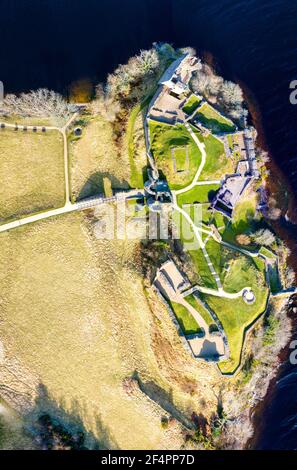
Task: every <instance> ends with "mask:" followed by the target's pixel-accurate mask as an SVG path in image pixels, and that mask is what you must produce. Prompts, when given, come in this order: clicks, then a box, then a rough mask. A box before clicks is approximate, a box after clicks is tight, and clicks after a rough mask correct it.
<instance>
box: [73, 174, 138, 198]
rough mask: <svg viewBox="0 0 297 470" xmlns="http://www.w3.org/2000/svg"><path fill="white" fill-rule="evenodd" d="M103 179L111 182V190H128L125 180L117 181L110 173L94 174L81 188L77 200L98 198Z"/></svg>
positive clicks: (101, 191) (102, 190) (101, 190)
mask: <svg viewBox="0 0 297 470" xmlns="http://www.w3.org/2000/svg"><path fill="white" fill-rule="evenodd" d="M103 178H109V180H110V181H111V186H112V189H130V185H129V183H128V182H127V181H125V180H119V179H118V178H116V177H115V176H114V175H113V174H112V173H109V172H100V171H98V172H96V173H93V174H92V175H91V176H89V177H88V178H87V180H86V182H85V183H84V185H83V187H82V188H81V190H80V192H79V195H78V198H77V200H78V201H80V200H81V199H85V198H86V197H91V196H98V195H100V194H103V192H104V186H103Z"/></svg>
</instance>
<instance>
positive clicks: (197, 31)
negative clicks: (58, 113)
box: [0, 0, 297, 449]
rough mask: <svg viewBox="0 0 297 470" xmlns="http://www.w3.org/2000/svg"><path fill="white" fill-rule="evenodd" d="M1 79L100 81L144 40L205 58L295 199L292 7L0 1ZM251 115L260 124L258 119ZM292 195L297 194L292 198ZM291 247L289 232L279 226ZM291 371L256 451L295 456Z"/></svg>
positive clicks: (14, 87)
mask: <svg viewBox="0 0 297 470" xmlns="http://www.w3.org/2000/svg"><path fill="white" fill-rule="evenodd" d="M0 8H1V9H0V40H1V47H0V80H2V81H3V82H4V85H5V88H6V90H7V91H21V90H28V89H30V88H36V87H49V88H54V89H56V90H59V91H61V92H66V90H67V88H68V87H69V85H70V84H71V82H73V81H75V80H79V79H84V78H88V79H90V80H91V81H92V82H93V83H96V82H98V81H103V80H104V79H105V78H106V75H107V73H108V72H110V71H112V70H113V68H114V67H115V66H116V65H117V64H118V63H121V62H125V61H126V60H127V59H128V57H129V56H131V55H133V54H135V53H136V52H137V51H138V50H139V49H140V48H146V47H150V44H151V43H152V42H153V41H168V42H172V43H173V44H174V45H175V46H185V45H191V46H193V47H195V48H196V49H197V50H198V51H199V52H201V53H202V52H210V53H211V54H213V56H214V57H215V59H216V63H217V65H218V67H219V69H220V71H221V73H222V74H223V75H225V76H226V77H228V78H230V79H234V80H239V81H240V82H241V83H242V84H243V85H244V86H245V87H246V89H247V90H249V92H251V94H252V95H253V96H254V98H255V100H256V101H257V103H258V106H259V111H260V113H261V116H262V124H263V128H264V132H265V138H266V143H267V145H268V147H269V149H270V151H271V154H272V155H273V158H274V160H275V162H276V163H277V165H278V167H279V168H280V169H281V170H282V172H283V173H284V174H285V175H286V177H287V178H288V180H289V181H290V183H291V186H292V189H293V191H296V193H297V189H296V183H297V166H296V162H297V146H296V135H297V105H296V106H293V105H291V104H290V102H289V83H290V82H291V80H293V79H297V60H296V55H297V34H296V27H297V1H296V0H236V1H235V0H0ZM258 116H259V115H258ZM296 195H297V194H296ZM288 229H289V230H290V233H291V238H292V239H293V240H296V243H297V235H296V234H297V230H296V229H295V226H292V225H291V226H288ZM296 367H297V366H290V365H289V364H285V365H284V367H283V369H282V372H281V377H280V379H279V381H278V383H277V385H276V387H275V389H274V392H273V393H272V394H271V397H270V399H269V403H267V405H266V407H265V410H264V411H263V417H262V420H261V421H262V425H261V433H260V437H259V439H258V442H257V443H256V447H257V448H271V449H275V448H282V449H285V448H291V449H293V448H296V447H297V399H296V393H295V392H296V389H297V368H296Z"/></svg>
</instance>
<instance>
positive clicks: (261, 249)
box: [259, 246, 277, 259]
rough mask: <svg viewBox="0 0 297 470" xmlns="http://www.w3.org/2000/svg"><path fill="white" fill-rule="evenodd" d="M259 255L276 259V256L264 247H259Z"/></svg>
mask: <svg viewBox="0 0 297 470" xmlns="http://www.w3.org/2000/svg"><path fill="white" fill-rule="evenodd" d="M259 253H261V255H263V256H265V258H268V259H277V255H276V254H275V253H273V251H271V250H269V249H268V248H266V247H265V246H261V248H260V250H259Z"/></svg>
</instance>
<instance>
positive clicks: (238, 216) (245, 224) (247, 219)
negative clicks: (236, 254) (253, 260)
mask: <svg viewBox="0 0 297 470" xmlns="http://www.w3.org/2000/svg"><path fill="white" fill-rule="evenodd" d="M256 208H257V196H256V195H252V196H251V195H249V196H246V197H245V198H243V199H241V201H240V202H239V203H238V204H237V205H236V207H235V209H234V211H233V217H232V222H230V223H229V224H227V226H226V229H225V231H224V234H223V239H224V240H225V241H228V242H230V243H233V244H236V245H238V243H237V242H236V235H239V234H242V233H249V231H251V230H253V221H254V218H255V214H256ZM244 248H245V249H247V250H249V249H252V250H254V249H255V248H256V245H255V244H251V245H248V246H244Z"/></svg>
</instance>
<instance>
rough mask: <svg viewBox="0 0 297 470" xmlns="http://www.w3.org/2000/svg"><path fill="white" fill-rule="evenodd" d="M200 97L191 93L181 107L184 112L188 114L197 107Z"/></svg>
mask: <svg viewBox="0 0 297 470" xmlns="http://www.w3.org/2000/svg"><path fill="white" fill-rule="evenodd" d="M200 102H201V99H199V98H198V96H196V95H191V96H190V98H189V99H188V101H187V102H186V104H185V106H184V107H183V111H184V113H186V114H188V115H189V116H190V115H191V114H192V113H193V112H194V111H195V109H197V108H198V106H199V103H200Z"/></svg>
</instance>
